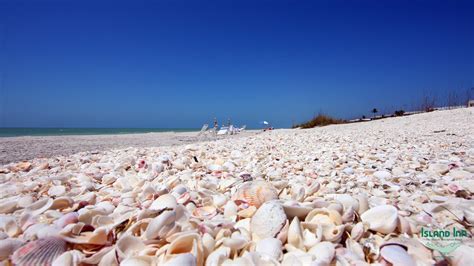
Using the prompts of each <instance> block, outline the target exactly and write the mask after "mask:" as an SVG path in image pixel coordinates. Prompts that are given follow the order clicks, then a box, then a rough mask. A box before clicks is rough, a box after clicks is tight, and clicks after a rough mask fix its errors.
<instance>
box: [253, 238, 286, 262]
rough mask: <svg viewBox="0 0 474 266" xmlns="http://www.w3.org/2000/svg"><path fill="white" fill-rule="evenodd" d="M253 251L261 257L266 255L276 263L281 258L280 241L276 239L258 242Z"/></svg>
mask: <svg viewBox="0 0 474 266" xmlns="http://www.w3.org/2000/svg"><path fill="white" fill-rule="evenodd" d="M255 251H256V252H258V253H260V254H262V255H267V256H269V257H270V258H272V259H274V260H276V261H280V260H281V259H282V258H283V252H282V244H281V241H280V240H278V239H276V238H265V239H262V240H260V241H259V242H258V243H257V246H256V247H255Z"/></svg>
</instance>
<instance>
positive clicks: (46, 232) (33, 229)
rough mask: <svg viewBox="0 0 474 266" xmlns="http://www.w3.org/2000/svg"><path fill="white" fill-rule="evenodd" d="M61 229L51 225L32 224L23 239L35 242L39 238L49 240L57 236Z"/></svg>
mask: <svg viewBox="0 0 474 266" xmlns="http://www.w3.org/2000/svg"><path fill="white" fill-rule="evenodd" d="M59 231H60V229H59V228H58V227H56V226H51V225H49V224H43V223H39V224H32V225H31V226H29V227H28V228H27V229H26V230H25V231H24V232H23V239H28V240H35V239H38V238H47V237H54V236H57V235H58V233H59Z"/></svg>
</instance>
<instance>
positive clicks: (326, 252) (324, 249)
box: [308, 242, 336, 265]
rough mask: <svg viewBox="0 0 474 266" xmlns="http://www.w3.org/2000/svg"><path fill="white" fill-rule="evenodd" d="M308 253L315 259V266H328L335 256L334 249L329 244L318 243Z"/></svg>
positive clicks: (332, 245)
mask: <svg viewBox="0 0 474 266" xmlns="http://www.w3.org/2000/svg"><path fill="white" fill-rule="evenodd" d="M308 253H309V254H312V255H313V257H315V260H314V262H313V263H315V265H329V264H331V261H332V260H333V258H334V257H335V255H336V249H335V247H334V244H332V243H330V242H320V243H318V244H316V245H315V246H314V247H312V248H311V249H310V250H308Z"/></svg>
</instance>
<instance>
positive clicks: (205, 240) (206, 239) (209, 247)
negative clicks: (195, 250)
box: [202, 233, 216, 258]
mask: <svg viewBox="0 0 474 266" xmlns="http://www.w3.org/2000/svg"><path fill="white" fill-rule="evenodd" d="M202 245H203V248H204V257H206V258H207V256H209V254H211V253H212V251H213V250H214V247H215V245H216V241H215V240H214V238H213V237H212V236H211V235H210V234H209V233H204V234H203V235H202Z"/></svg>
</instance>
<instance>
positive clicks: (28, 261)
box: [12, 237, 67, 266]
mask: <svg viewBox="0 0 474 266" xmlns="http://www.w3.org/2000/svg"><path fill="white" fill-rule="evenodd" d="M66 249H67V244H66V241H64V240H63V239H61V238H58V237H48V238H42V239H38V240H36V241H32V242H29V243H28V244H26V245H24V246H23V247H21V248H19V249H17V250H16V251H15V252H14V253H13V255H12V262H13V264H14V265H19V266H21V265H51V264H52V263H53V261H54V260H55V259H56V258H57V257H59V256H60V255H61V254H62V253H64V252H65V251H66Z"/></svg>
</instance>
